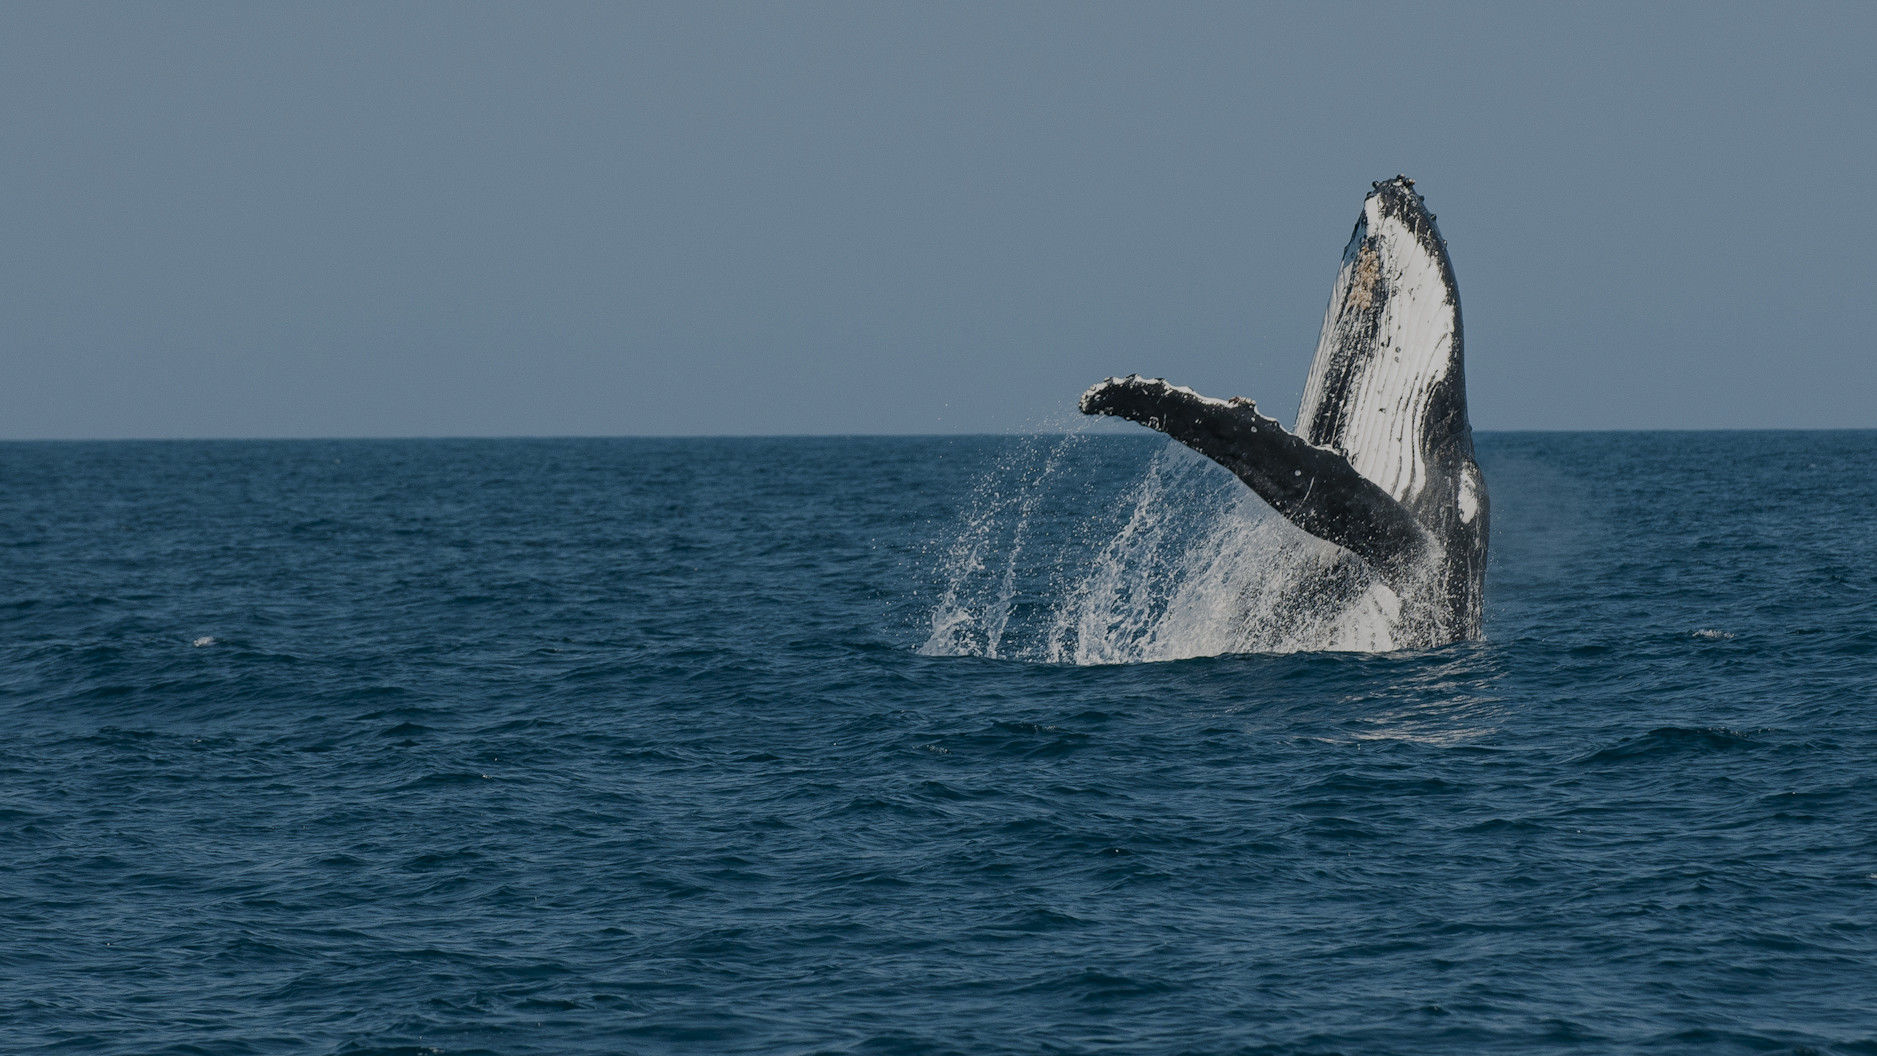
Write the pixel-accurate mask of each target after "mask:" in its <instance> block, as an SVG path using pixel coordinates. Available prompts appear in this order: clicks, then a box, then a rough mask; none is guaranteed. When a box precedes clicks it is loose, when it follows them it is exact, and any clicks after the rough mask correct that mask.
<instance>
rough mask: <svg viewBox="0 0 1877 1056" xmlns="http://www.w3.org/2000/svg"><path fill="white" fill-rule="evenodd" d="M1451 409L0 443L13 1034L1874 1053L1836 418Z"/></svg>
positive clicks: (282, 1041) (1871, 626) (1865, 556)
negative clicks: (1468, 548)
mask: <svg viewBox="0 0 1877 1056" xmlns="http://www.w3.org/2000/svg"><path fill="white" fill-rule="evenodd" d="M1478 440H1479V446H1480V462H1481V464H1482V466H1483V467H1484V469H1485V472H1486V475H1487V480H1488V484H1489V486H1490V489H1491V496H1492V502H1493V507H1492V516H1493V524H1492V533H1493V534H1492V560H1491V567H1490V575H1489V578H1488V582H1487V599H1486V612H1487V624H1486V626H1487V640H1486V641H1484V642H1479V643H1471V644H1465V645H1456V646H1451V647H1447V648H1441V649H1436V650H1431V651H1420V652H1399V651H1388V650H1387V644H1388V643H1387V633H1386V627H1385V626H1384V624H1385V622H1386V621H1385V619H1383V618H1382V617H1381V616H1378V615H1377V613H1376V612H1373V611H1355V610H1351V611H1348V612H1325V613H1321V614H1318V616H1317V617H1315V618H1313V620H1312V621H1311V622H1309V623H1308V624H1307V625H1304V624H1298V623H1295V622H1294V621H1292V622H1289V623H1286V624H1285V625H1282V626H1279V625H1274V621H1273V619H1272V617H1271V614H1270V613H1269V612H1266V611H1264V610H1261V609H1260V608H1259V604H1260V603H1259V598H1260V597H1261V596H1262V594H1263V592H1264V591H1265V590H1266V589H1268V588H1274V587H1276V586H1280V585H1281V584H1280V583H1278V582H1277V580H1279V579H1281V578H1282V577H1285V576H1290V575H1296V574H1300V573H1299V571H1298V570H1299V569H1300V568H1303V567H1304V566H1305V565H1307V560H1305V559H1306V558H1307V557H1308V554H1307V550H1308V546H1309V545H1310V544H1309V540H1308V539H1307V538H1303V539H1302V541H1301V542H1300V540H1299V537H1298V536H1297V533H1295V532H1294V531H1293V530H1291V529H1289V528H1288V526H1286V525H1284V524H1282V523H1281V522H1276V521H1273V520H1272V519H1271V518H1270V517H1268V516H1266V515H1265V514H1263V513H1261V512H1260V508H1259V507H1258V506H1257V504H1256V501H1255V500H1251V499H1249V498H1248V493H1244V492H1243V489H1242V488H1239V487H1238V486H1237V485H1236V484H1235V483H1234V482H1233V481H1231V480H1230V478H1229V477H1226V476H1225V475H1224V474H1223V471H1219V470H1217V469H1215V468H1214V467H1212V466H1210V465H1209V464H1207V463H1204V462H1202V461H1200V460H1198V459H1196V458H1193V457H1191V456H1188V455H1185V454H1184V453H1183V452H1181V451H1180V450H1179V449H1177V448H1170V447H1169V446H1168V445H1167V444H1166V443H1165V442H1164V441H1162V440H1160V439H1159V438H1157V437H1153V436H1150V435H1147V434H1145V433H1144V432H1143V433H1142V434H1140V435H1107V434H1087V435H1076V436H1069V437H1059V436H1040V437H1027V438H1026V437H1008V438H1006V437H992V438H958V439H944V438H903V439H901V438H835V439H750V440H541V441H531V440H501V441H384V442H379V441H334V442H258V441H257V442H200V443H196V442H175V443H168V442H161V443H95V444H94V443H47V444H37V443H12V444H0V724H3V726H0V1052H6V1053H42V1052H44V1053H51V1052H57V1053H108V1054H137V1056H148V1054H158V1053H173V1054H180V1053H199V1054H227V1056H235V1054H247V1053H298V1052H308V1053H334V1054H365V1053H452V1054H454V1053H502V1054H524V1053H525V1054H535V1053H539V1054H550V1053H551V1054H562V1053H665V1052H682V1053H823V1052H826V1053H857V1054H894V1053H909V1054H910V1053H961V1054H982V1053H1129V1054H1135V1053H1351V1054H1356V1053H1361V1054H1374V1053H1402V1054H1419V1053H1433V1052H1454V1053H1563V1052H1570V1053H1579V1052H1581V1053H1610V1052H1647V1053H1683V1052H1686V1053H1762V1052H1775V1053H1807V1052H1817V1053H1877V433H1868V432H1854V433H1643V434H1612V433H1582V434H1564V433H1527V434H1517V433H1510V434H1508V433H1501V434H1482V435H1481V436H1480V437H1479V438H1478ZM1300 548H1301V549H1300ZM1300 553H1303V554H1304V555H1305V557H1304V558H1300V557H1299V556H1298V555H1299V554H1300ZM1300 561H1301V562H1303V563H1302V564H1300ZM1279 622H1282V621H1279Z"/></svg>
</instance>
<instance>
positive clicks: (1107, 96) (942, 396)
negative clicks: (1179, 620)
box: [0, 0, 1877, 439]
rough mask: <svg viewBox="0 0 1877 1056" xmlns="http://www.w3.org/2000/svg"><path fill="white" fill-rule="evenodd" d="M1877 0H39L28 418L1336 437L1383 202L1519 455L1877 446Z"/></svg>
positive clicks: (31, 121)
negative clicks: (1456, 327) (1667, 440)
mask: <svg viewBox="0 0 1877 1056" xmlns="http://www.w3.org/2000/svg"><path fill="white" fill-rule="evenodd" d="M1873 51H1877V4H1849V3H1846V4H1830V3H1821V4H1805V5H1771V4H1757V3H1754V4H1746V3H1726V2H1704V3H1692V4H1656V5H1651V4H1639V3H1630V2H1625V3H1619V4H1591V3H1585V4H1571V5H1541V4H1440V3H1435V4H1414V5H1383V4H1339V5H1333V4H1323V5H1318V4H1311V5H1303V4H1273V5H1260V4H1245V3H1228V4H1211V3H1172V4H1169V3H1151V4H1148V3H1141V4H1119V3H1075V4H1064V3H956V4H954V3H944V4H941V3H910V4H893V3H883V2H866V3H851V4H850V3H838V4H828V3H813V2H800V3H754V2H752V3H737V4H713V3H706V2H699V0H685V2H683V3H674V4H661V3H631V4H628V3H609V4H591V5H589V4H573V3H539V4H535V3H530V4H506V5H497V4H474V3H441V4H429V3H388V4H387V3H376V2H374V3H360V4H345V3H331V4H284V3H282V4H269V3H236V4H226V5H219V4H201V3H198V4H129V3H124V4H79V3H31V2H24V0H13V2H10V3H7V4H5V5H0V438H6V439H53V438H119V437H151V438H167V437H303V436H332V437H348V436H569V435H600V436H630V435H689V434H712V435H739V434H794V433H833V434H849V433H955V432H1011V431H1025V430H1032V429H1040V430H1054V429H1060V428H1064V427H1067V426H1070V425H1072V424H1074V419H1075V417H1076V416H1075V415H1074V413H1073V407H1074V403H1075V400H1076V397H1077V396H1078V395H1079V394H1080V393H1081V391H1082V390H1083V389H1084V388H1086V387H1087V386H1088V385H1089V384H1091V383H1092V382H1095V381H1098V380H1100V379H1101V378H1103V377H1106V376H1108V375H1110V374H1126V373H1130V372H1136V371H1138V372H1141V373H1145V374H1149V375H1158V376H1165V377H1167V378H1169V379H1172V380H1174V381H1176V382H1179V383H1183V384H1188V385H1192V386H1194V387H1196V388H1198V389H1199V390H1201V391H1202V392H1208V393H1212V394H1215V395H1220V396H1224V395H1235V394H1236V395H1245V396H1249V397H1251V398H1253V399H1256V400H1257V401H1258V402H1259V404H1260V407H1261V408H1262V409H1264V410H1266V411H1267V412H1270V413H1274V414H1276V415H1277V416H1278V417H1279V418H1280V419H1282V420H1285V421H1287V422H1288V421H1289V420H1290V417H1291V415H1292V414H1293V413H1294V408H1295V406H1296V404H1297V400H1298V398H1299V396H1300V394H1301V392H1302V388H1303V380H1304V374H1305V372H1306V371H1307V370H1308V367H1309V363H1310V357H1311V354H1312V352H1313V350H1314V348H1315V344H1316V334H1317V330H1318V328H1319V326H1320V324H1321V322H1322V317H1323V310H1324V306H1325V303H1326V302H1327V300H1328V296H1329V290H1330V283H1331V281H1332V279H1333V278H1334V277H1335V273H1336V268H1337V264H1338V261H1339V259H1340V254H1341V251H1342V246H1343V243H1344V242H1345V241H1346V240H1347V238H1348V236H1349V232H1350V229H1351V227H1352V226H1353V225H1354V223H1355V220H1356V217H1357V215H1358V213H1359V212H1360V208H1361V203H1362V197H1363V195H1364V194H1365V193H1366V192H1367V191H1368V189H1369V185H1370V183H1371V181H1374V180H1379V179H1384V178H1387V177H1389V176H1393V175H1394V174H1396V173H1398V172H1399V173H1406V174H1407V175H1410V176H1412V177H1414V178H1415V179H1416V180H1417V181H1418V188H1419V190H1421V191H1422V193H1423V194H1424V195H1425V196H1426V198H1427V202H1428V205H1429V207H1430V208H1431V209H1433V210H1434V212H1435V213H1436V214H1437V215H1438V217H1439V223H1440V226H1441V229H1442V232H1443V233H1444V234H1445V236H1446V238H1447V241H1448V244H1449V247H1450V249H1451V252H1452V256H1453V260H1454V267H1455V272H1456V274H1457V276H1458V279H1459V284H1460V290H1461V294H1462V300H1463V307H1464V314H1465V325H1466V355H1467V363H1466V368H1467V378H1468V382H1469V389H1470V394H1471V404H1472V419H1473V423H1474V425H1475V427H1476V428H1480V429H1658V428H1662V429H1681V428H1824V427H1851V428H1872V427H1877V398H1874V397H1877V354H1874V353H1877V347H1873V346H1874V343H1877V342H1874V338H1873V335H1877V253H1874V252H1873V250H1872V248H1871V245H1870V242H1869V240H1870V238H1871V236H1872V233H1873V231H1877V195H1874V194H1873V178H1874V177H1877V133H1874V132H1873V129H1874V128H1877V125H1874V124H1873V121H1874V119H1877V60H1874V59H1873Z"/></svg>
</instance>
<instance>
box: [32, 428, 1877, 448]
mask: <svg viewBox="0 0 1877 1056" xmlns="http://www.w3.org/2000/svg"><path fill="white" fill-rule="evenodd" d="M1473 432H1474V433H1476V434H1480V435H1487V436H1518V435H1546V434H1557V435H1569V434H1574V433H1635V434H1650V433H1665V434H1666V433H1869V432H1877V426H1729V427H1725V428H1717V427H1711V426H1707V427H1693V428H1668V427H1664V428H1649V429H1632V428H1619V427H1602V428H1592V429H1474V430H1473ZM1077 435H1088V436H1114V437H1126V436H1139V437H1140V438H1142V439H1147V438H1149V437H1150V436H1154V435H1158V434H1149V433H1145V432H1138V433H1137V432H1134V431H1109V430H1106V429H1103V430H1100V431H1094V430H1062V429H1022V430H1003V431H995V432H957V433H806V432H804V433H387V434H362V433H360V434H302V435H284V436H238V435H226V436H40V437H30V436H28V437H0V444H188V443H349V442H360V443H369V442H386V441H485V440H486V441H500V440H957V439H987V438H994V437H1032V436H1077ZM1161 438H1162V439H1165V437H1161Z"/></svg>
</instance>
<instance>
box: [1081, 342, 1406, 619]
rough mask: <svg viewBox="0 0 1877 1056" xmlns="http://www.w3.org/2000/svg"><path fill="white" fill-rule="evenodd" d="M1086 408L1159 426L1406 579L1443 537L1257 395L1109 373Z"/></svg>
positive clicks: (1307, 523)
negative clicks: (1262, 410)
mask: <svg viewBox="0 0 1877 1056" xmlns="http://www.w3.org/2000/svg"><path fill="white" fill-rule="evenodd" d="M1081 407H1082V413H1083V414H1102V415H1111V416H1113V417H1116V418H1126V419H1127V420H1129V421H1131V422H1139V423H1140V424H1142V425H1145V426H1147V427H1148V428H1150V429H1157V430H1159V431H1160V432H1163V433H1165V434H1167V435H1168V436H1170V437H1172V438H1173V439H1175V440H1178V441H1179V442H1180V443H1182V444H1185V445H1186V446H1187V447H1190V448H1192V449H1193V450H1195V451H1197V452H1199V453H1200V454H1202V455H1205V456H1206V457H1207V458H1210V459H1212V460H1213V461H1214V462H1217V463H1218V464H1220V465H1222V466H1224V467H1225V468H1226V469H1229V470H1231V471H1232V473H1233V475H1235V476H1237V477H1238V479H1240V480H1242V481H1244V482H1245V483H1246V485H1248V486H1249V487H1250V488H1251V490H1252V491H1254V492H1257V493H1258V496H1259V497H1260V498H1262V499H1263V500H1264V501H1266V502H1268V503H1270V504H1271V506H1272V508H1273V509H1275V510H1277V512H1279V513H1281V514H1283V515H1284V516H1285V518H1287V519H1288V520H1289V521H1290V522H1291V523H1292V524H1295V525H1296V526H1297V527H1299V528H1302V529H1303V530H1304V531H1306V532H1309V533H1310V534H1311V535H1314V536H1316V537H1317V538H1319V539H1327V540H1329V541H1330V542H1332V543H1335V544H1336V545H1338V546H1340V547H1343V548H1344V549H1346V550H1348V551H1350V552H1351V553H1353V554H1355V555H1356V556H1357V557H1359V558H1361V559H1362V560H1364V561H1366V562H1368V564H1369V565H1370V566H1371V567H1373V568H1375V569H1376V570H1377V571H1379V572H1381V573H1382V574H1383V576H1384V578H1386V579H1388V580H1390V581H1395V582H1398V581H1399V580H1400V577H1402V576H1405V575H1406V574H1407V573H1408V572H1409V570H1410V569H1411V568H1412V567H1413V566H1414V565H1416V564H1418V563H1419V562H1420V560H1421V559H1422V558H1423V557H1424V556H1426V554H1427V553H1428V552H1429V551H1430V549H1431V548H1432V546H1433V538H1432V536H1431V535H1430V534H1429V533H1428V531H1427V529H1426V528H1424V527H1423V526H1422V525H1421V523H1420V522H1419V521H1418V520H1416V519H1415V517H1414V515H1413V514H1412V513H1410V512H1408V509H1407V507H1405V506H1403V505H1401V504H1400V503H1399V502H1396V501H1395V500H1394V498H1393V497H1391V496H1390V495H1389V494H1388V493H1387V492H1385V491H1383V490H1382V489H1381V488H1380V487H1378V486H1377V485H1376V484H1375V483H1374V482H1373V481H1371V480H1369V479H1368V478H1367V477H1364V476H1363V475H1362V474H1360V473H1358V472H1356V470H1355V467H1354V466H1351V465H1350V464H1349V460H1348V459H1347V458H1344V457H1343V456H1342V455H1339V454H1337V453H1336V452H1334V451H1331V450H1330V449H1328V448H1324V447H1316V446H1314V445H1312V444H1310V443H1308V442H1306V441H1305V440H1304V439H1303V438H1302V437H1299V436H1297V435H1296V434H1295V433H1292V432H1290V431H1289V430H1287V429H1285V428H1284V427H1283V426H1281V425H1279V424H1278V423H1277V420H1276V419H1274V418H1267V417H1265V416H1264V415H1261V414H1259V413H1258V410H1257V408H1256V406H1255V405H1253V404H1252V402H1251V401H1250V400H1245V399H1241V398H1237V397H1234V398H1233V399H1230V400H1215V399H1212V398H1211V397H1208V396H1201V395H1200V394H1199V393H1197V392H1194V391H1193V390H1191V389H1188V388H1182V387H1180V386H1177V385H1169V384H1168V383H1167V382H1165V381H1162V380H1161V379H1159V378H1143V377H1141V376H1140V375H1138V374H1131V375H1129V376H1127V377H1125V378H1109V379H1108V380H1106V381H1104V382H1101V383H1100V384H1098V385H1096V386H1094V387H1093V388H1091V389H1089V390H1088V391H1087V392H1085V393H1083V394H1082V404H1081Z"/></svg>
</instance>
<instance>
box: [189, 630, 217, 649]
mask: <svg viewBox="0 0 1877 1056" xmlns="http://www.w3.org/2000/svg"><path fill="white" fill-rule="evenodd" d="M189 644H190V645H192V646H194V647H195V648H197V649H204V648H207V647H208V646H211V645H214V644H215V637H214V635H208V634H205V635H203V636H202V637H200V638H197V639H196V640H195V641H193V642H190V643H189Z"/></svg>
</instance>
